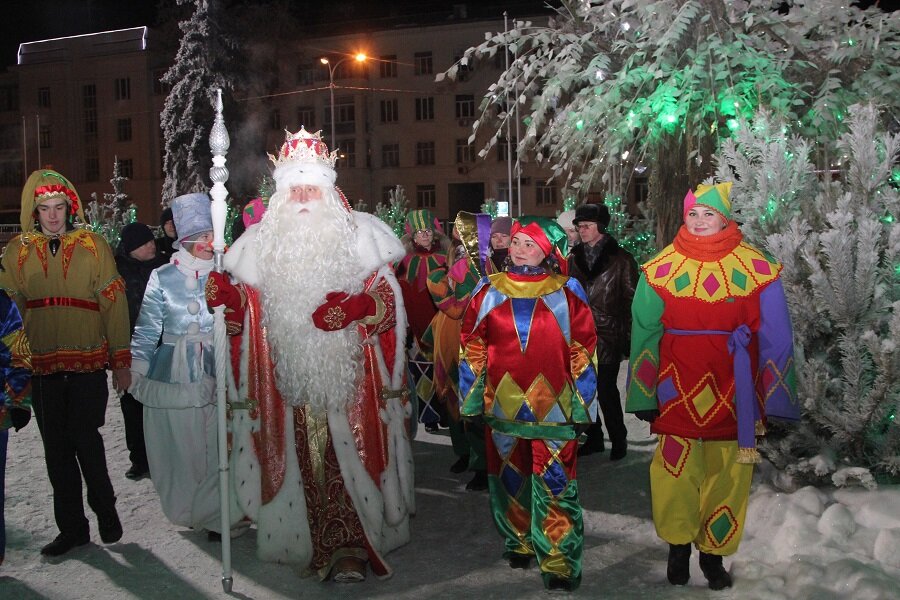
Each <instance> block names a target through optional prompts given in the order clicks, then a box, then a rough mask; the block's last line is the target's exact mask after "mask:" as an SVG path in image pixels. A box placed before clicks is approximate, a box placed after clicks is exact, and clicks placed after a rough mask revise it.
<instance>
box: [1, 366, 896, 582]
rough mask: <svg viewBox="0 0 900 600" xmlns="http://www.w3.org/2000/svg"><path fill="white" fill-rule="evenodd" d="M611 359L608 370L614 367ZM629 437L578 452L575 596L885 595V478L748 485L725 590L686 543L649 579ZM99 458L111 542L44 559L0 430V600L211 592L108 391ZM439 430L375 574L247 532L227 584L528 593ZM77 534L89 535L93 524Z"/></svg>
mask: <svg viewBox="0 0 900 600" xmlns="http://www.w3.org/2000/svg"><path fill="white" fill-rule="evenodd" d="M623 371H624V369H623ZM626 419H627V425H628V428H629V436H630V446H629V453H628V456H627V458H626V459H625V460H622V461H620V462H616V463H611V462H610V461H609V459H608V455H607V454H603V455H593V456H590V457H587V458H584V459H582V460H581V461H580V464H579V469H578V478H579V482H580V490H581V498H582V504H583V506H584V509H585V529H586V539H585V553H584V579H583V582H582V585H581V588H580V589H579V590H578V591H577V592H576V593H575V594H573V595H574V596H577V597H591V598H613V599H638V598H661V599H670V598H671V599H675V598H679V599H680V598H688V599H690V598H717V599H719V598H735V599H745V598H747V599H757V598H758V599H760V600H762V599H765V600H773V599H775V600H777V599H781V598H784V599H806V598H809V599H813V598H814V599H816V600H822V599H825V600H827V599H832V598H833V599H838V598H842V599H844V598H852V599H853V600H867V599H888V598H900V487H898V486H892V487H882V488H880V489H879V490H878V491H874V492H870V491H866V490H864V489H861V488H853V489H843V490H840V489H838V490H835V489H815V488H804V489H801V490H798V491H796V492H794V493H791V494H787V493H781V492H778V491H777V490H776V489H774V488H773V487H772V486H770V485H767V484H764V483H762V480H763V479H765V478H764V477H760V478H759V479H760V482H757V484H756V485H754V491H753V496H752V498H751V501H750V509H749V516H748V523H749V524H748V527H747V531H746V535H745V537H744V542H743V544H742V545H741V549H740V551H739V552H738V554H737V555H735V556H734V557H730V558H726V560H725V565H726V568H729V569H730V571H731V573H732V575H733V576H734V580H735V584H734V587H733V588H732V589H730V590H724V591H721V592H711V591H710V590H708V589H707V587H706V581H705V580H704V579H703V575H702V574H701V573H700V570H699V566H698V563H697V555H696V552H695V553H694V556H693V557H692V562H691V572H692V577H691V580H690V582H689V585H687V586H685V587H673V586H671V585H669V584H668V583H667V582H666V580H665V561H666V554H667V547H666V545H665V544H664V543H663V542H661V541H660V540H659V539H658V538H657V537H656V534H655V532H654V529H653V524H652V522H651V520H650V499H649V488H648V476H647V471H648V464H649V462H650V457H651V454H652V452H653V449H654V443H655V442H654V440H653V439H652V438H651V437H650V436H649V435H648V433H647V426H646V425H645V424H644V423H641V422H639V421H637V420H636V419H633V418H632V417H631V416H626ZM103 434H104V439H105V441H106V446H107V457H108V460H109V470H110V474H111V476H112V479H113V485H114V486H115V489H116V493H117V496H118V508H119V512H120V515H121V517H122V522H123V524H124V528H125V535H124V537H123V538H122V540H121V541H120V542H119V543H116V544H112V545H108V546H106V545H102V544H99V543H91V544H89V545H87V546H84V547H81V548H77V549H74V550H72V551H71V552H69V553H68V554H66V555H65V556H62V557H59V558H55V559H47V558H44V557H42V556H41V555H40V553H39V550H40V548H41V546H43V545H44V544H46V543H47V542H49V541H50V540H52V539H53V537H54V536H55V535H56V527H55V525H54V523H53V510H52V502H51V491H50V485H49V482H48V481H47V475H46V469H45V467H44V458H43V449H42V446H41V442H40V436H39V435H38V429H37V426H36V425H35V424H34V423H33V422H32V423H31V424H29V425H28V427H27V428H26V429H24V430H22V431H21V432H19V433H12V434H11V435H10V441H9V460H8V463H7V474H6V486H7V498H6V527H7V550H6V562H5V563H4V564H3V565H2V566H0V598H2V599H3V600H7V599H8V600H13V599H15V600H32V599H34V600H37V599H76V598H90V599H92V600H113V599H116V600H118V599H122V598H140V599H144V600H146V599H156V598H160V599H161V598H166V599H169V598H177V599H178V600H193V599H195V598H216V597H223V596H225V594H224V592H223V591H222V586H221V582H220V578H221V568H220V565H219V562H218V561H219V551H220V550H219V545H218V544H215V543H211V542H208V541H207V540H206V535H205V534H203V533H199V532H194V531H190V530H186V529H183V528H181V527H175V526H172V525H170V524H169V523H168V522H167V521H166V519H165V518H164V517H163V515H162V512H161V511H160V508H159V503H158V501H157V498H156V495H155V493H154V491H153V485H152V483H151V482H150V481H149V480H144V481H140V482H132V481H129V480H127V479H125V477H124V474H125V471H126V470H127V468H128V458H127V451H126V449H125V439H124V429H123V426H122V415H121V411H120V409H119V404H118V400H117V399H116V398H115V396H114V395H111V396H110V404H109V408H108V411H107V424H106V426H105V427H104V428H103ZM449 443H450V442H449V437H448V436H447V434H446V431H445V430H442V431H441V433H440V434H434V435H433V434H428V433H425V432H424V431H422V430H420V431H419V433H418V435H417V437H416V440H415V442H414V444H413V450H414V453H415V460H416V477H417V485H416V488H417V502H418V514H417V516H416V517H415V519H414V520H413V523H412V532H413V533H412V536H413V537H412V541H411V542H410V543H409V544H408V545H407V546H405V547H404V548H401V549H399V550H397V551H395V552H393V553H391V554H389V555H388V556H387V558H388V561H389V563H390V564H391V566H392V567H393V569H394V576H393V577H392V578H391V579H388V580H384V581H378V580H376V579H374V578H373V577H372V576H371V575H370V576H369V578H368V580H367V581H366V582H364V583H360V584H349V585H344V586H338V585H335V584H333V583H319V582H318V581H315V580H311V579H301V578H300V577H299V575H298V573H297V570H296V569H294V568H292V567H289V566H284V565H275V564H266V563H261V562H259V561H258V560H257V559H256V558H255V555H254V530H251V531H250V532H249V533H247V534H246V535H244V536H243V537H241V538H238V539H236V540H234V542H233V546H232V548H233V550H232V551H233V565H234V589H233V592H232V595H233V596H234V597H237V598H243V599H258V600H263V599H270V598H271V599H275V598H298V597H302V598H313V599H316V598H322V599H324V598H384V599H400V598H409V599H417V600H418V599H423V598H470V597H478V598H517V599H528V598H543V597H545V596H546V595H547V592H544V591H543V588H542V585H541V581H540V577H539V575H538V571H537V569H535V568H531V569H529V570H527V571H520V570H511V569H510V568H509V567H507V565H506V563H505V561H503V560H502V558H501V556H500V555H501V552H502V545H501V543H500V539H499V536H498V535H497V533H496V531H495V530H494V527H493V524H492V522H491V519H490V515H489V513H488V504H487V494H485V493H473V492H466V491H465V489H464V486H465V483H466V481H467V480H468V475H462V476H457V475H453V474H451V473H450V472H449V471H448V467H449V466H450V464H451V463H452V462H453V460H454V459H453V456H452V452H451V450H450V445H449ZM90 518H91V519H92V527H93V528H94V530H93V531H92V535H93V537H94V539H95V540H96V541H97V542H99V538H98V535H97V533H96V527H95V525H96V522H95V521H94V520H93V515H92V514H91V515H90Z"/></svg>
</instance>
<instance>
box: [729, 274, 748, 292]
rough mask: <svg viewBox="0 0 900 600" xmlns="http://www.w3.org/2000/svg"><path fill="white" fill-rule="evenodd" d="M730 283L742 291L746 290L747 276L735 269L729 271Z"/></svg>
mask: <svg viewBox="0 0 900 600" xmlns="http://www.w3.org/2000/svg"><path fill="white" fill-rule="evenodd" d="M731 282H732V283H733V284H734V285H736V286H738V287H739V288H741V289H742V290H746V289H747V276H746V275H744V274H743V273H741V272H740V271H738V270H737V269H733V270H732V271H731Z"/></svg>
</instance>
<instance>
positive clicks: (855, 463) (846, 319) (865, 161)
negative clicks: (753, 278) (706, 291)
mask: <svg viewBox="0 0 900 600" xmlns="http://www.w3.org/2000/svg"><path fill="white" fill-rule="evenodd" d="M844 126H845V128H846V129H845V131H844V133H843V134H842V135H841V137H840V138H839V139H838V140H837V141H836V142H835V143H834V144H833V145H832V146H831V148H830V149H828V150H827V152H828V154H829V155H831V156H833V157H834V160H835V163H834V164H833V165H830V167H831V168H829V169H827V170H824V171H823V170H821V169H818V168H817V167H816V166H815V165H814V164H813V163H812V162H811V161H810V160H809V155H810V154H811V153H812V152H813V148H816V149H817V150H819V151H821V150H822V146H824V145H827V144H828V142H827V140H823V139H818V140H806V139H804V137H805V136H796V135H793V134H790V133H789V130H790V128H789V127H788V126H787V125H785V124H784V123H783V122H779V121H777V120H773V119H772V118H771V116H770V115H769V114H767V113H761V114H760V115H759V116H758V118H757V119H756V121H755V122H751V123H748V124H747V126H746V127H745V128H742V132H741V133H739V134H738V135H737V136H736V137H735V139H734V140H732V141H729V142H727V143H725V144H723V145H722V149H721V152H720V153H719V154H718V155H717V156H716V163H717V170H716V173H717V176H718V177H719V178H725V177H728V178H729V179H730V180H734V181H735V186H734V189H733V198H734V202H735V209H736V212H737V213H738V214H740V218H741V220H742V221H743V224H742V229H743V230H744V231H745V233H747V237H748V238H749V239H751V240H752V241H754V242H755V243H757V244H760V245H762V246H763V247H764V248H766V249H767V250H768V251H770V252H772V253H773V254H774V255H775V256H776V258H778V259H779V260H781V261H782V264H783V265H784V269H783V271H782V279H783V282H784V287H785V291H786V294H787V297H788V307H789V310H790V313H791V319H792V322H793V325H794V336H795V360H796V364H797V366H798V370H797V375H798V393H799V397H800V401H801V405H802V407H803V421H802V422H801V423H800V424H799V425H798V426H797V427H795V428H783V427H775V428H774V430H773V438H772V439H769V440H767V441H766V443H764V444H763V448H764V452H765V453H766V455H767V456H768V457H769V458H770V459H771V460H772V461H773V462H774V463H775V464H776V465H778V466H780V467H781V468H784V469H786V470H787V472H789V473H790V474H792V475H793V476H794V477H795V478H797V479H798V480H800V481H813V482H814V481H821V480H825V479H827V478H831V479H832V482H834V483H836V484H838V485H846V484H851V483H853V484H856V483H861V484H863V485H867V482H868V481H869V479H870V478H871V477H874V478H875V479H876V480H877V479H882V480H884V479H885V478H889V477H896V476H897V475H898V474H900V470H898V468H897V467H898V461H897V459H896V457H897V455H898V453H900V434H898V433H897V427H898V425H897V423H896V414H897V411H898V409H900V379H898V375H900V353H898V351H897V343H896V342H895V341H894V340H895V339H898V337H897V336H898V335H900V313H898V310H900V264H898V257H900V227H898V226H897V223H896V218H897V216H898V208H900V203H898V187H900V186H898V184H897V182H896V181H893V179H892V177H893V175H892V173H893V169H895V167H894V165H895V164H896V161H897V159H898V137H900V136H897V135H895V134H890V133H885V132H883V125H882V120H881V114H880V113H879V111H878V110H877V109H876V108H875V107H874V106H873V105H871V104H869V105H854V106H851V107H849V108H848V110H847V112H846V119H845V122H844ZM845 468H851V469H858V470H859V471H852V472H853V473H857V474H862V475H861V476H853V477H844V476H842V475H839V473H841V472H842V471H841V470H842V469H845ZM848 472H849V471H848ZM838 482H840V483H838Z"/></svg>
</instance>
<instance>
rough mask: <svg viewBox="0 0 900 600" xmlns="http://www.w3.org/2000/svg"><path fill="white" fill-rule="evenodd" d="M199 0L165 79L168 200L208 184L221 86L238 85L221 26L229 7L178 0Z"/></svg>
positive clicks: (216, 2) (164, 195)
mask: <svg viewBox="0 0 900 600" xmlns="http://www.w3.org/2000/svg"><path fill="white" fill-rule="evenodd" d="M177 3H178V5H179V6H181V5H185V4H193V5H194V7H195V9H194V12H193V14H192V15H191V17H190V18H189V19H187V20H185V21H182V22H181V23H179V28H180V29H181V33H182V37H181V45H180V46H179V48H178V53H177V55H176V56H175V62H174V63H173V64H172V66H171V67H170V68H169V70H168V71H166V74H165V75H163V77H162V81H163V82H164V83H167V84H169V85H171V86H172V88H171V91H170V92H169V95H168V96H167V97H166V102H165V106H164V108H163V111H162V115H161V119H160V121H161V122H160V125H161V127H162V131H163V138H164V141H165V155H164V158H163V171H164V173H165V180H164V181H163V188H162V203H163V205H168V204H169V203H170V202H171V201H172V200H173V199H174V198H175V197H176V196H178V195H179V194H185V193H188V192H195V191H204V192H205V191H206V190H207V189H208V187H209V186H208V184H207V181H208V177H209V167H210V165H211V164H212V157H211V155H210V152H209V129H210V127H211V125H212V122H213V112H214V111H213V104H212V101H213V94H214V90H215V89H216V88H222V89H223V90H226V89H232V85H233V81H231V80H230V79H229V77H228V73H229V72H230V71H231V68H230V64H231V62H232V61H231V56H232V51H233V43H232V42H231V37H230V36H229V35H228V33H227V32H226V31H224V30H223V27H222V26H221V20H222V19H223V17H224V10H223V8H222V6H221V3H220V1H219V0H177Z"/></svg>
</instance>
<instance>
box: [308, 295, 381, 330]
mask: <svg viewBox="0 0 900 600" xmlns="http://www.w3.org/2000/svg"><path fill="white" fill-rule="evenodd" d="M376 310H377V306H376V305H375V298H373V297H372V296H370V295H369V294H367V293H365V292H363V293H362V294H356V295H353V296H348V295H347V293H346V292H328V294H327V295H326V296H325V302H324V303H323V304H322V305H321V306H320V307H319V308H317V309H316V310H315V311H314V312H313V314H312V318H313V323H314V324H315V325H316V327H318V328H319V329H321V330H323V331H336V330H338V329H343V328H344V327H347V326H348V325H350V324H351V323H353V322H355V321H359V320H360V319H365V318H366V317H370V316H372V315H374V314H375V311H376Z"/></svg>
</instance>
